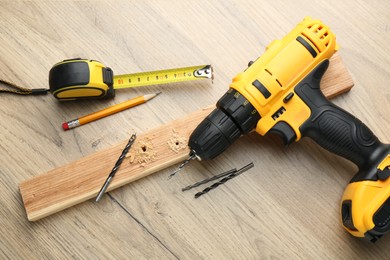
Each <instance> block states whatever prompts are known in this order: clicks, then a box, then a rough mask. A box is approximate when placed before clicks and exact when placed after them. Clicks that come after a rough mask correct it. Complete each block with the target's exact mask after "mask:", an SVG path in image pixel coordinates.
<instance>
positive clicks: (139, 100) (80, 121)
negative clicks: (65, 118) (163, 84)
mask: <svg viewBox="0 0 390 260" xmlns="http://www.w3.org/2000/svg"><path fill="white" fill-rule="evenodd" d="M160 93H161V92H158V93H156V94H148V95H143V96H139V97H136V98H133V99H130V100H127V101H125V102H122V103H119V104H116V105H113V106H110V107H107V108H105V109H102V110H100V111H97V112H94V113H92V114H89V115H86V116H83V117H80V118H77V119H74V120H71V121H69V122H65V123H63V124H62V128H63V129H64V130H65V131H66V130H69V129H72V128H75V127H78V126H81V125H85V124H88V123H90V122H93V121H96V120H98V119H101V118H103V117H106V116H109V115H112V114H115V113H118V112H120V111H123V110H126V109H128V108H131V107H135V106H137V105H140V104H143V103H145V102H147V101H148V100H151V99H152V98H154V97H156V96H157V95H159V94H160Z"/></svg>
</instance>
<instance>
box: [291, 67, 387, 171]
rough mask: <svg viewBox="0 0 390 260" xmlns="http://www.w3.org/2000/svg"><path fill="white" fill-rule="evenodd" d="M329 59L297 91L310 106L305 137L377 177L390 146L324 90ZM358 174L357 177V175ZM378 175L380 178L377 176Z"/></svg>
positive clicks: (296, 88)
mask: <svg viewBox="0 0 390 260" xmlns="http://www.w3.org/2000/svg"><path fill="white" fill-rule="evenodd" d="M328 65H329V61H328V60H325V61H324V62H322V63H321V64H319V65H318V66H317V67H316V68H315V69H314V70H313V71H312V72H311V73H310V74H309V75H308V76H307V77H306V78H305V79H304V80H303V81H302V82H300V83H299V84H298V85H297V86H296V87H295V92H296V93H297V94H298V95H299V96H300V97H301V99H302V100H304V102H305V103H306V104H307V105H308V106H309V107H310V109H311V115H310V118H309V119H308V120H306V122H305V123H304V124H303V125H302V126H301V127H300V131H301V133H302V136H308V137H310V138H312V139H313V140H314V141H315V142H317V143H318V144H319V145H321V146H322V147H323V148H325V149H326V150H328V151H330V152H333V153H335V154H337V155H340V156H342V157H344V158H346V159H348V160H350V161H352V162H353V163H355V164H356V165H357V166H358V167H359V173H358V175H359V174H360V175H365V176H360V177H362V178H363V179H367V178H369V177H372V178H374V177H375V176H367V175H375V173H376V167H377V166H378V164H379V163H380V162H381V161H382V160H383V158H384V157H385V156H387V154H388V151H389V147H388V145H384V144H382V143H381V142H380V141H379V140H378V138H377V137H376V136H375V135H374V134H373V133H372V131H371V130H370V129H369V128H368V127H367V126H366V125H365V124H363V123H362V122H361V121H360V120H359V119H357V118H356V117H354V116H353V115H351V114H350V113H348V112H347V111H345V110H343V109H342V108H340V107H338V106H336V105H334V104H332V103H331V102H329V101H328V100H327V99H326V98H325V96H324V95H323V94H322V92H321V90H320V80H321V78H322V75H323V74H324V73H325V71H326V69H327V67H328ZM357 177H358V176H355V178H357ZM375 178H376V177H375Z"/></svg>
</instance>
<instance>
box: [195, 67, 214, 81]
mask: <svg viewBox="0 0 390 260" xmlns="http://www.w3.org/2000/svg"><path fill="white" fill-rule="evenodd" d="M194 76H195V77H196V78H207V79H214V76H213V67H212V66H211V65H206V66H205V67H203V68H200V69H197V70H195V71H194Z"/></svg>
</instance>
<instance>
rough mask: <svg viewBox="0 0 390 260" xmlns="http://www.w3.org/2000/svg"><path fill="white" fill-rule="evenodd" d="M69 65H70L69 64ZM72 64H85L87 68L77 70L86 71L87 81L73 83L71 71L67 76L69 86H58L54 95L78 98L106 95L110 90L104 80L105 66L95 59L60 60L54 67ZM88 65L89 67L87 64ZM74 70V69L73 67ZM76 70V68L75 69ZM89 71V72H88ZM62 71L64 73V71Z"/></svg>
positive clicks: (65, 98) (61, 97) (66, 98)
mask: <svg viewBox="0 0 390 260" xmlns="http://www.w3.org/2000/svg"><path fill="white" fill-rule="evenodd" d="M67 65H68V66H67ZM69 65H70V66H72V65H73V66H80V65H84V67H85V68H87V69H86V70H88V71H86V70H77V73H84V74H85V75H84V76H85V77H86V79H87V80H86V81H84V82H83V84H76V82H77V81H76V80H75V81H74V82H75V84H72V78H71V75H72V74H71V73H69V77H67V83H69V84H67V86H63V87H58V88H56V89H55V90H54V91H52V92H53V95H54V96H55V97H56V98H58V99H60V100H61V99H64V100H69V99H77V98H98V97H104V96H105V95H106V94H107V91H108V90H109V86H108V85H107V84H106V83H104V81H103V68H105V66H104V65H103V64H102V63H100V62H98V61H95V60H83V59H74V60H66V61H63V62H59V63H57V64H55V65H54V66H53V69H55V68H58V67H60V66H62V67H63V68H66V69H68V68H70V67H69ZM85 65H87V67H86V66H85ZM72 70H73V69H72ZM75 70H76V69H75ZM88 72H89V74H88ZM62 73H64V72H63V71H62Z"/></svg>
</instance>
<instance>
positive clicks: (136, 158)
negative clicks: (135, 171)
mask: <svg viewBox="0 0 390 260" xmlns="http://www.w3.org/2000/svg"><path fill="white" fill-rule="evenodd" d="M127 157H129V161H130V163H131V164H132V163H138V164H140V166H141V167H145V166H146V165H147V164H148V163H150V162H153V161H154V160H155V159H156V152H155V151H154V147H153V143H152V141H151V140H150V138H148V137H146V138H145V139H143V140H139V141H137V142H136V143H135V145H134V149H132V151H131V152H130V153H129V155H128V156H127Z"/></svg>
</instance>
